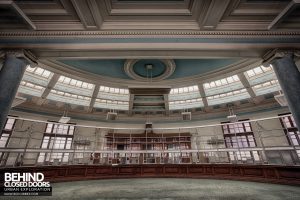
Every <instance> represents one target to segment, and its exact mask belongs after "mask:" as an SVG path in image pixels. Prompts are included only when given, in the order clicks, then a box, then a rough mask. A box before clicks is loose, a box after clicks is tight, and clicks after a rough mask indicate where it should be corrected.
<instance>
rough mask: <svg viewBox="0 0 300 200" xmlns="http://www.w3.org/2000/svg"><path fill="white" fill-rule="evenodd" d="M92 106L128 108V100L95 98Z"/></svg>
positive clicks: (116, 108) (117, 108)
mask: <svg viewBox="0 0 300 200" xmlns="http://www.w3.org/2000/svg"><path fill="white" fill-rule="evenodd" d="M94 107H96V108H106V109H113V110H129V102H128V101H118V100H108V99H98V98H97V99H96V101H95V105H94Z"/></svg>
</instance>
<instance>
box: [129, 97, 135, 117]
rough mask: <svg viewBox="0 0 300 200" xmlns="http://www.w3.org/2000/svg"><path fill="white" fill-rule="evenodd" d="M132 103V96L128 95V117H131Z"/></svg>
mask: <svg viewBox="0 0 300 200" xmlns="http://www.w3.org/2000/svg"><path fill="white" fill-rule="evenodd" d="M133 101H134V94H130V95H129V110H128V115H129V116H130V115H132V113H133V112H132V109H133Z"/></svg>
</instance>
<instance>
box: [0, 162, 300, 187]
mask: <svg viewBox="0 0 300 200" xmlns="http://www.w3.org/2000/svg"><path fill="white" fill-rule="evenodd" d="M5 172H42V173H44V175H45V178H46V180H48V181H50V182H61V181H76V180H88V179H107V178H143V177H182V178H214V179H232V180H247V181H258V182H270V183H282V184H296V185H300V166H277V165H274V166H271V165H222V164H219V165H218V164H215V165H213V164H203V165H200V164H186V165H185V164H181V165H156V164H149V165H116V166H110V165H107V166H105V165H87V166H85V165H80V166H78V165H77V166H70V165H69V166H68V165H66V166H45V167H19V168H2V169H0V174H1V175H2V174H3V173H5Z"/></svg>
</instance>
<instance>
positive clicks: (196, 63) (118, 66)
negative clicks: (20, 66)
mask: <svg viewBox="0 0 300 200" xmlns="http://www.w3.org/2000/svg"><path fill="white" fill-rule="evenodd" d="M239 60H240V59H175V60H174V61H175V63H176V69H175V71H174V73H173V74H172V75H171V76H170V77H169V78H168V79H176V78H183V77H188V76H193V75H201V74H204V73H208V72H211V71H214V70H218V69H221V68H224V67H226V66H228V65H230V64H233V63H235V62H237V61H239ZM59 61H60V62H62V63H64V64H66V65H68V66H70V67H74V68H76V69H80V70H83V71H86V72H89V73H93V74H98V75H103V76H107V77H113V78H121V79H131V78H130V77H129V76H127V74H126V73H125V71H124V69H123V66H124V62H125V61H126V60H125V59H101V60H100V59H89V60H82V59H80V60H59ZM145 64H153V65H154V66H155V65H161V66H160V67H157V70H156V71H155V75H156V76H158V75H159V74H160V73H162V72H161V71H162V70H163V64H162V63H161V62H160V61H159V60H141V61H138V62H137V63H136V65H135V66H134V71H135V72H136V73H137V74H140V75H142V76H145V75H146V70H145Z"/></svg>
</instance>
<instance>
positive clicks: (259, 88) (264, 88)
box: [252, 80, 281, 95]
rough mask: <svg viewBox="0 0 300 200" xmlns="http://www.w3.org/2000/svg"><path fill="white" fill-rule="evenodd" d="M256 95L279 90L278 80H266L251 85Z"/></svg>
mask: <svg viewBox="0 0 300 200" xmlns="http://www.w3.org/2000/svg"><path fill="white" fill-rule="evenodd" d="M252 89H253V90H254V92H255V94H256V95H264V94H268V93H272V92H276V91H279V90H281V87H280V85H279V83H278V80H272V81H267V82H264V83H261V84H258V85H255V86H253V87H252Z"/></svg>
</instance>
